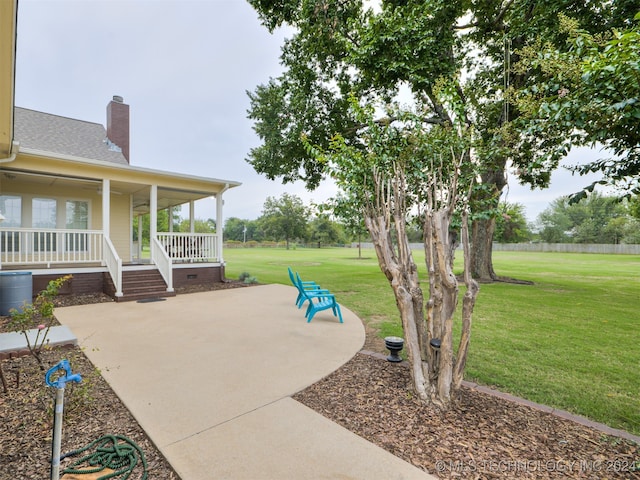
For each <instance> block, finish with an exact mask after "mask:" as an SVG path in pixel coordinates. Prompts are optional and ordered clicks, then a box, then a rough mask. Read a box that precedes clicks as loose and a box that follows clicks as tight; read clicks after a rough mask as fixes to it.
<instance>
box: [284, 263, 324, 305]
mask: <svg viewBox="0 0 640 480" xmlns="http://www.w3.org/2000/svg"><path fill="white" fill-rule="evenodd" d="M287 270H288V271H289V278H290V279H291V283H292V284H293V286H294V287H296V288H297V289H298V298H296V306H297V307H298V308H301V307H302V304H303V303H304V302H305V301H306V300H305V298H304V297H303V296H302V293H301V292H300V287H299V284H300V285H302V289H303V290H307V291H313V292H322V291H324V292H325V293H329V290H323V289H322V288H321V287H320V285H318V284H317V283H316V282H312V281H307V282H303V281H302V280H301V279H300V275H298V273H297V272H296V274H295V275H294V274H293V271H292V270H291V267H287Z"/></svg>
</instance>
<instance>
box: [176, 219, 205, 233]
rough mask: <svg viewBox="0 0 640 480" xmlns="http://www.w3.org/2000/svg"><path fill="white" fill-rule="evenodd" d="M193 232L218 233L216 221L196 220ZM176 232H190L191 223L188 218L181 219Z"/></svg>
mask: <svg viewBox="0 0 640 480" xmlns="http://www.w3.org/2000/svg"><path fill="white" fill-rule="evenodd" d="M193 230H194V232H195V233H216V221H215V220H213V219H212V218H209V219H207V220H202V219H200V218H196V219H194V221H193ZM173 231H174V232H190V231H191V221H190V220H189V219H188V218H182V219H180V222H179V223H178V225H177V226H175V227H174V230H173Z"/></svg>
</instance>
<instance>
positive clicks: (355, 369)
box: [294, 353, 640, 479]
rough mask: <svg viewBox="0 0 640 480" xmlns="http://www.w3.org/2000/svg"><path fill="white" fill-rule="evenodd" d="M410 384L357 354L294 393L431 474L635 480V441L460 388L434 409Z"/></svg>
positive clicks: (639, 462) (403, 371) (402, 374)
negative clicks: (446, 403)
mask: <svg viewBox="0 0 640 480" xmlns="http://www.w3.org/2000/svg"><path fill="white" fill-rule="evenodd" d="M410 387H411V379H410V376H409V369H408V368H406V367H405V366H403V365H401V364H393V363H389V362H386V361H384V360H380V359H379V358H375V357H373V356H371V355H365V354H362V353H361V354H358V355H356V356H355V357H354V358H353V359H352V360H351V361H349V362H348V363H347V364H345V365H344V366H343V367H342V368H340V369H338V370H337V371H336V372H334V373H332V374H331V375H329V376H327V377H326V378H324V379H323V380H321V381H320V382H318V383H316V384H315V385H312V386H311V387H309V388H307V389H306V390H304V391H302V392H300V393H298V394H297V395H295V396H294V398H295V399H296V400H298V401H300V402H302V403H304V404H305V405H307V406H309V407H310V408H312V409H314V410H316V411H317V412H319V413H321V414H322V415H324V416H325V417H327V418H329V419H331V420H333V421H335V422H337V423H339V424H340V425H342V426H343V427H345V428H347V429H349V430H351V431H352V432H354V433H356V434H358V435H360V436H361V437H363V438H366V439H367V440H369V441H371V442H373V443H375V444H376V445H379V446H380V447H382V448H384V449H385V450H387V451H389V452H391V453H392V454H394V455H396V456H398V457H400V458H402V459H404V460H406V461H407V462H410V463H412V464H413V465H415V466H416V467H418V468H421V469H423V470H425V471H427V472H429V473H431V474H433V475H436V476H438V477H439V478H474V479H476V478H482V479H485V478H486V479H490V478H536V479H545V478H580V479H604V478H625V479H640V448H639V446H638V444H635V443H632V442H629V441H627V440H622V439H619V438H615V437H609V436H606V435H604V434H602V433H601V432H599V431H597V430H593V429H590V428H587V427H584V426H582V425H579V424H577V423H574V422H571V421H569V420H566V419H562V418H559V417H557V416H555V415H552V414H549V413H544V412H540V411H539V410H535V409H533V408H530V407H526V406H523V405H518V404H515V403H513V402H510V401H507V400H505V399H501V398H497V397H495V396H492V395H487V394H484V393H481V392H478V391H475V390H472V389H468V388H463V390H462V392H461V395H460V398H458V399H457V401H456V402H455V403H454V404H453V405H452V406H451V407H450V408H449V409H448V410H447V411H441V410H440V409H439V408H437V407H435V406H427V405H423V404H422V403H420V402H419V401H418V400H417V399H416V398H414V396H413V395H412V394H411V388H410Z"/></svg>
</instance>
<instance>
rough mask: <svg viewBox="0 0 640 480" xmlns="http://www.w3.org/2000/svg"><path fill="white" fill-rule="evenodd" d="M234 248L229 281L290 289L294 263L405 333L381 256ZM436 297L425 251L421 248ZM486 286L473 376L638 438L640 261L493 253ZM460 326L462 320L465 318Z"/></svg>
mask: <svg viewBox="0 0 640 480" xmlns="http://www.w3.org/2000/svg"><path fill="white" fill-rule="evenodd" d="M362 256H363V257H364V258H362V259H358V258H357V250H355V249H348V248H345V249H337V248H336V249H297V250H293V249H292V250H288V251H287V250H284V249H275V248H274V249H266V248H256V249H226V250H225V260H226V262H227V269H226V272H227V276H228V277H229V278H234V277H237V276H238V275H239V274H240V273H241V272H244V271H247V272H250V273H251V275H252V276H255V277H257V279H258V280H259V281H260V282H261V283H283V284H288V282H289V279H288V276H287V270H286V267H287V266H291V268H292V269H293V270H297V271H298V272H300V275H301V276H302V278H303V279H309V280H314V281H316V282H318V283H320V284H321V285H323V286H325V287H326V288H329V289H331V290H332V292H333V293H335V294H336V296H337V298H338V301H339V302H340V303H341V304H343V305H345V306H346V307H347V308H349V309H350V310H352V311H353V312H355V313H356V314H357V315H358V316H359V317H360V318H361V319H363V320H364V321H365V322H367V323H368V324H369V325H371V326H373V327H375V328H376V329H377V330H378V331H379V335H380V336H381V337H385V336H388V335H398V336H402V328H401V325H400V319H399V315H398V311H397V308H396V305H395V299H394V297H393V292H392V291H391V288H390V287H389V285H388V283H387V280H386V278H385V277H384V276H383V275H382V273H381V272H380V269H379V267H378V261H377V259H376V257H375V252H374V251H373V250H363V255H362ZM415 256H416V262H417V263H418V268H419V270H420V274H421V278H422V279H423V281H424V282H425V283H424V287H423V290H424V292H425V295H427V294H428V288H427V285H426V275H425V267H424V255H423V254H422V252H415ZM494 268H495V270H496V272H497V273H498V274H499V275H502V276H508V277H513V278H518V279H523V280H531V281H533V282H534V285H532V286H528V285H516V284H505V283H498V284H491V285H481V289H480V294H479V296H478V300H477V304H476V308H475V312H474V325H473V328H472V340H471V341H472V344H471V350H470V354H469V358H468V363H467V370H466V378H467V379H468V380H472V381H475V382H478V383H481V384H484V385H489V386H494V387H496V388H498V389H500V390H501V391H504V392H509V393H512V394H514V395H517V396H520V397H524V398H527V399H529V400H532V401H534V402H538V403H542V404H545V405H549V406H552V407H556V408H560V409H563V410H568V411H571V412H573V413H576V414H579V415H583V416H586V417H588V418H591V419H593V420H596V421H598V422H602V423H605V424H607V425H609V426H611V427H614V428H620V429H624V430H627V431H629V432H631V433H634V434H640V328H639V327H640V311H639V310H640V308H639V307H640V302H638V300H639V299H640V256H635V255H599V254H575V253H568V254H564V253H528V252H526V253H525V252H495V253H494ZM458 324H459V322H458Z"/></svg>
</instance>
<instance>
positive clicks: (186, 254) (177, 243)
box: [157, 232, 220, 262]
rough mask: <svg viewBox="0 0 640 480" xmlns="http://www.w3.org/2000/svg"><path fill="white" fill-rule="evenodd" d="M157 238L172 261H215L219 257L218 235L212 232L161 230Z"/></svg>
mask: <svg viewBox="0 0 640 480" xmlns="http://www.w3.org/2000/svg"><path fill="white" fill-rule="evenodd" d="M157 238H158V242H159V243H160V245H162V248H163V249H164V251H165V252H167V255H168V256H169V258H171V260H173V261H174V262H175V261H178V262H217V261H219V259H220V251H219V249H218V237H217V236H216V235H215V234H213V233H177V232H171V233H169V232H162V233H158V234H157Z"/></svg>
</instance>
